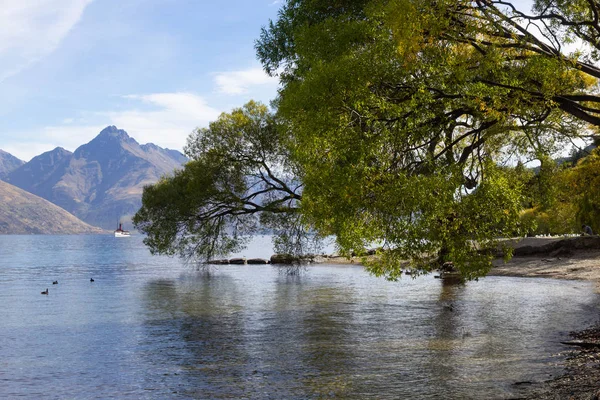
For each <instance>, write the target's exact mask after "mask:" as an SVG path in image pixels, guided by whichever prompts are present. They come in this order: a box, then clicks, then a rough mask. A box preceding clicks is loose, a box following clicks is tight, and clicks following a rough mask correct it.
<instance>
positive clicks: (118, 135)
mask: <svg viewBox="0 0 600 400" xmlns="http://www.w3.org/2000/svg"><path fill="white" fill-rule="evenodd" d="M186 161H187V159H186V157H185V156H184V155H183V154H181V153H180V152H178V151H175V150H169V149H163V148H161V147H159V146H156V145H154V144H151V143H149V144H145V145H140V144H139V143H138V142H136V141H135V139H133V138H131V137H130V136H129V135H128V134H127V132H125V131H124V130H122V129H117V128H116V127H115V126H109V127H107V128H105V129H104V130H102V132H100V134H99V135H98V136H96V137H95V138H94V139H93V140H92V141H90V142H89V143H87V144H84V145H82V146H80V147H79V148H77V149H76V150H75V152H74V153H71V152H69V151H67V150H65V149H62V148H56V149H54V150H52V151H49V152H46V153H44V154H41V155H39V156H37V157H35V158H33V159H32V160H31V161H29V162H28V163H26V164H24V165H22V166H20V167H19V168H17V169H16V170H14V171H12V172H11V173H9V174H8V176H7V177H6V179H5V180H6V181H7V182H9V183H11V184H13V185H15V186H18V187H19V188H21V189H24V190H27V191H28V192H30V193H33V194H35V195H38V196H40V197H43V198H44V199H46V200H49V201H51V202H52V203H54V204H56V205H58V206H60V207H62V208H64V209H65V210H67V211H69V212H70V213H72V214H73V215H75V216H77V217H78V218H80V219H81V220H83V221H85V222H87V223H88V224H91V225H94V226H98V227H101V228H104V229H114V228H115V227H116V224H117V222H118V221H119V220H120V219H121V218H123V217H126V216H131V215H133V214H134V213H135V212H136V211H137V210H138V209H139V208H140V206H141V198H142V192H143V188H144V186H145V185H149V184H152V183H155V182H156V181H158V180H159V179H160V177H162V176H163V175H166V174H172V173H173V171H174V170H175V169H177V168H181V167H182V164H183V163H185V162H186Z"/></svg>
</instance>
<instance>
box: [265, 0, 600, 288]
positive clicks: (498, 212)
mask: <svg viewBox="0 0 600 400" xmlns="http://www.w3.org/2000/svg"><path fill="white" fill-rule="evenodd" d="M595 7H596V3H595V2H588V1H585V0H579V1H574V2H563V1H536V3H535V7H534V10H533V11H532V12H533V13H534V14H532V15H528V14H526V13H524V12H521V11H519V10H518V9H517V8H516V7H514V6H513V5H512V4H511V3H509V2H504V1H483V0H479V1H464V0H458V1H456V0H359V1H356V0H336V1H329V0H288V1H287V3H286V4H285V5H284V7H283V8H282V9H281V11H280V14H279V18H278V19H277V21H275V22H271V23H270V24H269V26H268V27H266V28H264V29H263V31H262V33H261V36H260V39H259V40H258V41H257V44H256V47H257V53H258V56H259V58H260V60H261V62H262V63H263V65H264V68H265V70H266V71H267V72H268V73H270V74H272V75H279V77H280V79H281V82H282V85H283V86H282V89H281V90H280V93H279V98H278V100H277V105H278V116H279V118H281V119H282V120H284V121H285V122H286V124H287V125H288V126H289V129H290V132H292V133H293V135H292V138H293V140H292V141H290V142H289V143H288V144H289V148H290V157H291V159H292V160H293V162H295V163H297V164H298V165H299V166H301V171H302V176H301V179H302V181H303V183H304V190H303V195H302V212H303V214H304V215H305V217H306V218H307V221H308V222H309V223H310V224H311V225H313V226H314V227H316V229H317V230H319V231H320V232H321V233H322V234H333V235H336V237H337V240H338V245H339V246H340V247H341V249H342V250H344V251H346V252H348V253H349V252H351V251H360V250H361V249H364V248H365V247H366V246H368V245H370V244H372V243H383V246H384V248H385V249H386V250H387V251H385V252H383V254H382V256H381V258H380V259H379V260H378V261H377V262H375V263H373V264H371V265H370V266H369V268H370V269H371V271H372V272H374V273H376V274H378V275H384V276H386V277H388V278H391V279H394V278H397V277H398V276H399V274H400V266H401V260H407V259H408V260H412V261H413V266H415V267H418V268H425V269H427V268H428V266H429V264H428V261H429V260H430V256H432V255H433V254H436V253H437V254H439V255H440V256H441V260H440V261H445V260H452V261H454V262H455V264H456V265H457V266H458V267H459V269H460V270H461V272H462V273H463V275H464V276H465V277H467V278H474V277H477V276H481V275H483V274H485V273H486V272H487V271H488V269H489V268H490V265H491V264H490V261H491V257H492V254H491V252H485V251H481V250H482V249H481V248H482V247H483V248H491V247H492V248H493V247H494V246H495V245H496V243H495V240H494V239H495V238H498V237H502V236H508V235H521V234H523V233H524V232H525V231H526V230H527V229H528V227H526V226H523V224H522V223H521V222H519V211H520V210H521V205H522V202H523V200H524V199H523V196H524V190H523V185H520V184H519V183H518V182H515V181H513V180H511V179H510V176H509V175H507V174H506V171H505V170H504V169H502V168H499V165H501V164H502V163H506V162H510V160H516V159H520V158H522V157H525V158H527V159H532V158H540V157H541V156H542V155H544V154H547V153H550V152H552V151H554V150H556V149H557V148H560V147H563V146H565V145H566V144H568V143H569V142H570V140H572V139H573V138H575V137H580V136H582V135H584V134H586V132H587V131H586V129H588V128H589V127H590V126H596V125H600V119H599V116H598V112H599V111H600V109H599V108H598V104H600V97H597V96H596V95H595V94H594V85H595V84H596V78H598V77H600V71H599V70H598V69H597V68H596V67H595V66H594V64H593V61H594V60H595V58H596V57H597V54H596V46H598V45H597V43H600V41H598V40H597V39H598V32H600V29H598V22H597V20H598V18H597V15H598V13H597V10H596V8H595ZM575 39H577V40H583V41H585V42H586V43H588V45H589V48H590V49H591V50H590V51H588V52H586V53H583V52H578V53H573V54H568V53H566V52H565V51H564V46H565V45H566V44H567V43H568V42H569V41H572V40H575Z"/></svg>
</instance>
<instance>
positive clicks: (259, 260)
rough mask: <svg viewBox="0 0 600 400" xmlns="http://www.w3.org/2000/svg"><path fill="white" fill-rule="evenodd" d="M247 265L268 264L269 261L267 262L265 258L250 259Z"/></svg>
mask: <svg viewBox="0 0 600 400" xmlns="http://www.w3.org/2000/svg"><path fill="white" fill-rule="evenodd" d="M246 262H247V264H256V265H258V264H268V263H269V260H265V259H264V258H250V259H248V260H247V261H246Z"/></svg>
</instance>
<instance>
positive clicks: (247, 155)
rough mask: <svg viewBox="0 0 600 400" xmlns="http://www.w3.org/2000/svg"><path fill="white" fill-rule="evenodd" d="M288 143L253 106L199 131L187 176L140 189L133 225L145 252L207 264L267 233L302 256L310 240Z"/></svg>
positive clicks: (182, 172)
mask: <svg viewBox="0 0 600 400" xmlns="http://www.w3.org/2000/svg"><path fill="white" fill-rule="evenodd" d="M286 140H287V138H286V131H285V129H284V127H282V126H281V125H280V124H278V123H277V121H276V120H275V118H274V117H273V115H272V114H271V113H270V112H269V111H268V109H267V107H266V106H264V105H262V104H259V103H255V102H253V101H251V102H249V103H247V104H246V105H244V106H243V107H242V108H238V109H235V110H233V111H232V112H231V113H223V114H221V116H220V117H219V118H218V119H217V120H216V121H214V122H212V123H210V125H209V127H208V128H204V129H198V130H196V131H195V132H194V133H193V134H192V135H191V136H190V137H189V138H188V144H187V146H186V148H185V153H186V155H187V156H188V157H189V158H190V161H189V162H188V163H187V164H186V165H185V167H184V169H183V170H180V171H175V173H174V175H173V176H171V177H164V178H163V179H161V180H160V181H159V182H158V183H157V184H155V185H152V186H148V187H146V188H145V189H144V193H143V197H142V207H141V209H140V210H139V211H138V212H137V214H136V215H135V216H134V219H133V222H134V224H135V226H136V228H137V229H139V230H140V231H141V232H143V233H145V234H147V237H146V238H145V239H144V242H145V243H146V245H147V246H148V247H149V248H150V251H151V252H152V253H158V254H168V255H176V254H177V255H180V256H182V257H186V258H193V259H199V260H204V261H205V260H208V259H210V258H213V257H217V256H224V255H227V254H229V253H231V252H234V251H238V250H240V249H241V248H243V246H244V244H245V243H246V240H247V239H248V238H249V236H251V235H252V234H255V233H257V232H259V231H260V230H261V229H264V228H270V229H274V230H275V231H276V233H278V234H279V240H278V242H277V243H278V249H279V250H283V251H287V252H294V253H302V252H304V251H306V250H307V248H306V246H307V243H309V239H310V238H311V237H313V236H312V235H310V233H309V232H308V231H307V229H305V226H304V224H303V220H302V218H301V215H300V214H299V212H298V211H299V204H300V200H301V198H302V196H301V188H302V185H301V183H300V182H299V181H298V180H297V179H296V177H297V175H298V173H297V171H296V169H295V167H294V165H293V164H291V163H290V162H289V156H288V150H287V148H286V145H285V143H286ZM281 216H283V217H281Z"/></svg>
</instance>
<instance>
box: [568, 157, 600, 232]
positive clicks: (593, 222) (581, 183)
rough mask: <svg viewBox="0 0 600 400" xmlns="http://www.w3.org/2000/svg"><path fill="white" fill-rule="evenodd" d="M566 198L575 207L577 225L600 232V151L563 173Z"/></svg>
mask: <svg viewBox="0 0 600 400" xmlns="http://www.w3.org/2000/svg"><path fill="white" fill-rule="evenodd" d="M562 178H563V180H564V187H565V189H564V193H565V197H568V198H569V201H570V202H571V203H572V204H573V205H574V207H575V210H576V212H575V215H576V217H577V223H578V225H579V226H581V224H585V225H589V226H591V227H592V229H593V230H594V232H599V231H600V150H598V149H595V150H594V151H592V153H591V154H590V155H589V156H587V157H585V158H583V159H581V160H580V161H579V162H578V163H577V165H576V166H575V167H574V168H572V169H569V170H566V171H564V172H563V176H562Z"/></svg>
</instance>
